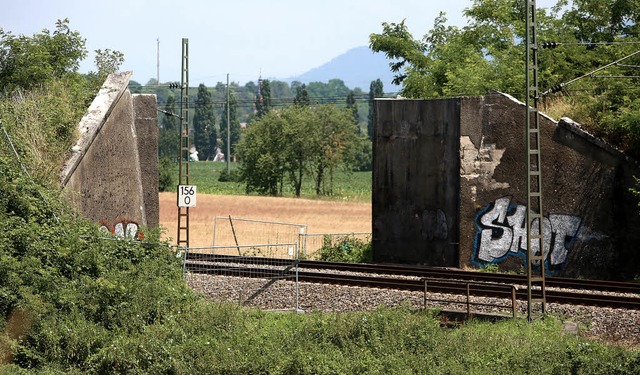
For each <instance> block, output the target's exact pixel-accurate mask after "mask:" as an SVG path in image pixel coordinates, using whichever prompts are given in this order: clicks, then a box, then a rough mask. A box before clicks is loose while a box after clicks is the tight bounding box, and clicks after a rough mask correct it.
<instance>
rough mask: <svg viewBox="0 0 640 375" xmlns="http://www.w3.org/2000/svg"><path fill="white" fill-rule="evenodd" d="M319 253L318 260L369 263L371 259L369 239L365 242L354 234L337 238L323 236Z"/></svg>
mask: <svg viewBox="0 0 640 375" xmlns="http://www.w3.org/2000/svg"><path fill="white" fill-rule="evenodd" d="M319 253H320V260H326V261H330V262H348V263H370V262H371V261H372V260H373V253H372V248H371V241H369V242H365V241H363V240H361V239H358V238H356V237H355V236H344V237H341V238H338V239H332V238H331V237H330V236H325V237H324V240H323V245H322V248H321V249H320V250H319Z"/></svg>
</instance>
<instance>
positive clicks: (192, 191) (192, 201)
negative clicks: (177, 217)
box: [178, 185, 196, 207]
mask: <svg viewBox="0 0 640 375" xmlns="http://www.w3.org/2000/svg"><path fill="white" fill-rule="evenodd" d="M195 206H196V186H195V185H178V207H195Z"/></svg>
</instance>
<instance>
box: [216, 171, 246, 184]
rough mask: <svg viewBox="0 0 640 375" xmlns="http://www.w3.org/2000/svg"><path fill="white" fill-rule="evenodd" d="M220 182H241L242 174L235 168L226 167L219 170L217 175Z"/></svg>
mask: <svg viewBox="0 0 640 375" xmlns="http://www.w3.org/2000/svg"><path fill="white" fill-rule="evenodd" d="M218 181H220V182H242V176H241V175H240V173H239V172H238V171H237V170H230V171H227V170H226V169H225V170H223V171H221V172H220V177H218Z"/></svg>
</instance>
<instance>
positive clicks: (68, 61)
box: [0, 19, 87, 92]
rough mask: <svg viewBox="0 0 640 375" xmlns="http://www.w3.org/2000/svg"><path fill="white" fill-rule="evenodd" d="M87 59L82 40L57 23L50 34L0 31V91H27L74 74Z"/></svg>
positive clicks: (60, 22)
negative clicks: (17, 33)
mask: <svg viewBox="0 0 640 375" xmlns="http://www.w3.org/2000/svg"><path fill="white" fill-rule="evenodd" d="M86 56H87V50H86V48H85V40H84V39H83V38H82V37H81V36H80V34H79V33H78V32H77V31H71V29H70V28H69V20H68V19H64V20H58V21H57V22H56V29H55V30H54V32H53V34H52V33H51V32H49V30H47V29H44V30H42V32H40V33H37V34H34V35H33V36H32V37H27V36H24V35H20V36H14V35H13V34H11V32H7V31H5V30H3V29H1V28H0V91H4V92H11V91H13V90H15V89H18V88H22V89H30V88H32V87H36V86H40V85H42V84H44V83H46V82H48V81H50V80H51V79H53V78H63V77H65V76H67V75H69V74H72V73H76V72H77V71H78V68H79V66H80V61H81V60H82V59H84V58H85V57H86Z"/></svg>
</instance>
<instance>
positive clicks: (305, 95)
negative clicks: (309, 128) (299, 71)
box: [293, 83, 311, 107]
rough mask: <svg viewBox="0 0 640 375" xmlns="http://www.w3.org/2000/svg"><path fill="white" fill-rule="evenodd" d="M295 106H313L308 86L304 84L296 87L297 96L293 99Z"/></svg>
mask: <svg viewBox="0 0 640 375" xmlns="http://www.w3.org/2000/svg"><path fill="white" fill-rule="evenodd" d="M293 104H295V105H297V106H302V107H304V106H308V105H309V104H311V100H310V99H309V92H308V91H307V85H305V84H304V83H303V84H302V85H300V86H297V87H296V96H295V98H293Z"/></svg>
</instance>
